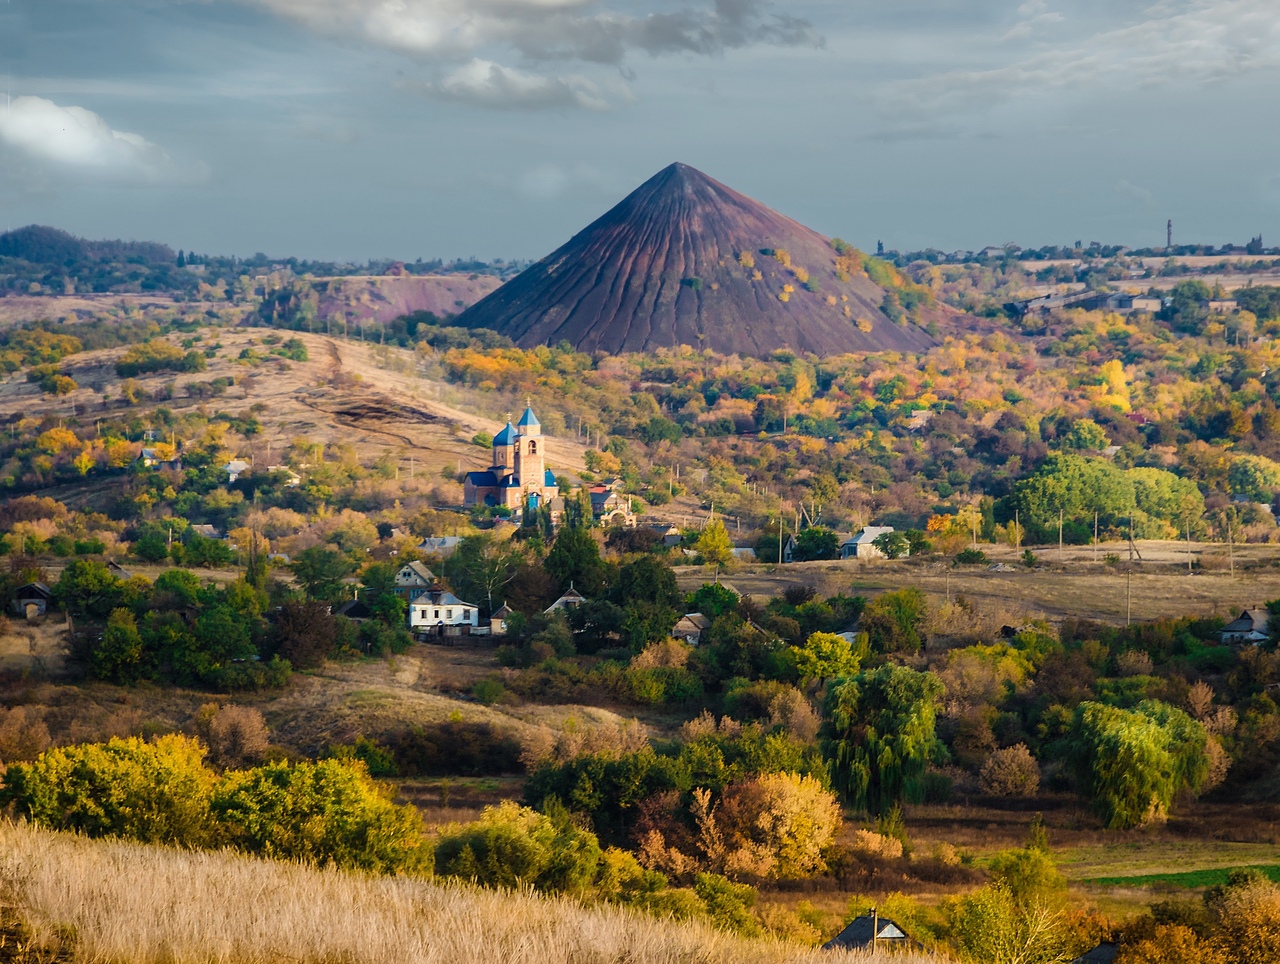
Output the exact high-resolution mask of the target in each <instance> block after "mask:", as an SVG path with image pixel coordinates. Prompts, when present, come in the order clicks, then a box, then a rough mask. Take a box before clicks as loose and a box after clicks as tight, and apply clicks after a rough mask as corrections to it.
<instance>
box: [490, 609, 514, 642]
mask: <svg viewBox="0 0 1280 964" xmlns="http://www.w3.org/2000/svg"><path fill="white" fill-rule="evenodd" d="M514 615H515V610H514V609H512V608H511V607H510V606H508V605H507V604H506V603H503V604H502V605H501V606H499V607H498V608H497V609H495V610H494V611H493V615H491V616H490V617H489V632H491V633H492V634H493V635H494V636H505V635H507V620H508V619H510V618H511V617H512V616H514Z"/></svg>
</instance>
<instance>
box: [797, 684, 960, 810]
mask: <svg viewBox="0 0 1280 964" xmlns="http://www.w3.org/2000/svg"><path fill="white" fill-rule="evenodd" d="M942 693H943V686H942V682H941V681H940V680H939V679H938V677H936V676H934V675H933V674H932V673H921V672H917V671H915V670H913V669H909V668H907V667H905V666H894V665H892V664H889V665H885V666H881V667H878V668H877V669H874V670H870V671H867V672H863V673H860V674H859V675H857V676H855V677H853V678H852V679H849V680H844V681H841V682H836V683H834V684H832V686H831V688H830V690H829V691H828V694H827V704H826V714H825V715H826V721H825V722H824V723H823V727H822V741H821V742H822V752H823V755H824V756H825V757H826V759H827V762H828V766H829V767H830V771H831V782H832V785H833V786H834V787H835V789H836V790H837V791H838V792H839V793H840V795H841V796H842V797H843V798H844V799H845V800H846V801H847V802H848V803H849V804H850V805H852V806H853V807H855V808H857V809H858V810H863V811H867V812H870V813H873V814H883V813H887V812H889V811H890V810H891V809H893V807H894V806H895V805H897V804H898V803H900V802H903V801H905V802H907V803H919V802H920V801H921V800H922V799H923V796H924V772H925V767H926V765H927V764H928V763H929V762H930V761H932V760H934V759H937V758H938V757H940V756H941V755H942V754H943V753H944V752H945V751H944V750H943V748H942V744H941V743H940V742H939V741H938V738H937V736H936V734H935V730H934V723H935V720H936V718H937V713H938V704H939V701H940V700H941V698H942Z"/></svg>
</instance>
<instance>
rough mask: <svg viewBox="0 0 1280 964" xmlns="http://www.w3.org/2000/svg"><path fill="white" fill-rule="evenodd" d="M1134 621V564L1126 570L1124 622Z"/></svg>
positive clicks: (1126, 623) (1127, 623)
mask: <svg viewBox="0 0 1280 964" xmlns="http://www.w3.org/2000/svg"><path fill="white" fill-rule="evenodd" d="M1132 622H1133V564H1132V563H1130V565H1129V568H1128V569H1126V570H1125V571H1124V624H1125V625H1126V626H1128V625H1129V624H1130V623H1132Z"/></svg>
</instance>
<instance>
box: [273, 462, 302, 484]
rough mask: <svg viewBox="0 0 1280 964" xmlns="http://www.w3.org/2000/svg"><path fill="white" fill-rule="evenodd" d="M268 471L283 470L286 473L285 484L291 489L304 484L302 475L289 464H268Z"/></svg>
mask: <svg viewBox="0 0 1280 964" xmlns="http://www.w3.org/2000/svg"><path fill="white" fill-rule="evenodd" d="M267 471H268V472H283V473H284V474H285V483H284V484H285V485H286V486H287V487H288V488H290V489H296V488H297V487H298V486H300V485H301V484H302V476H300V475H299V474H298V473H297V472H295V471H293V469H291V468H289V466H287V465H268V466H267Z"/></svg>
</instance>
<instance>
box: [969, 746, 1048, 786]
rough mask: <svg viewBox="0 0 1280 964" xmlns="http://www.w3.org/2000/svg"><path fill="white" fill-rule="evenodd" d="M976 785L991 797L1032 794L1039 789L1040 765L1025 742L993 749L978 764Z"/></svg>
mask: <svg viewBox="0 0 1280 964" xmlns="http://www.w3.org/2000/svg"><path fill="white" fill-rule="evenodd" d="M978 785H979V786H980V787H981V788H982V792H983V793H987V794H990V795H991V796H993V797H1032V796H1035V794H1036V791H1037V790H1039V789H1040V765H1039V764H1038V763H1036V758H1035V757H1033V756H1032V755H1031V751H1030V750H1028V749H1027V746H1026V744H1025V743H1019V744H1017V745H1016V746H1010V747H1006V748H1004V749H1002V750H996V751H995V752H994V753H992V754H991V756H989V757H987V762H986V763H984V764H983V765H982V771H981V772H980V773H979V774H978Z"/></svg>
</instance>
